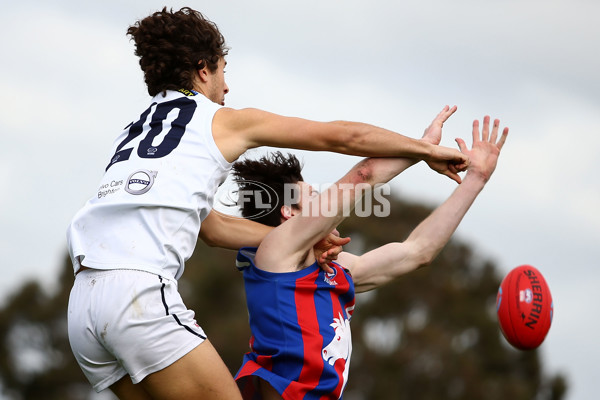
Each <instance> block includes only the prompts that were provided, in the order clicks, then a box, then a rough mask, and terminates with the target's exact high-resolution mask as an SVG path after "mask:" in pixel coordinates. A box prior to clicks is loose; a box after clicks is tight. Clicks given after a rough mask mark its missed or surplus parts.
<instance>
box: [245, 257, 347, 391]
mask: <svg viewBox="0 0 600 400" xmlns="http://www.w3.org/2000/svg"><path fill="white" fill-rule="evenodd" d="M255 253H256V248H249V247H247V248H243V249H241V250H240V251H239V252H238V255H237V259H236V263H237V267H238V269H240V270H241V271H242V272H243V274H244V284H245V289H246V301H247V306H248V314H249V319H250V329H251V332H252V337H251V339H250V347H251V351H250V352H249V353H247V354H246V355H244V361H243V364H242V367H241V368H240V370H239V371H238V373H237V374H236V377H235V378H236V380H238V381H244V380H245V378H248V377H251V376H258V377H260V378H262V379H264V380H266V381H267V382H269V383H270V384H271V385H272V386H273V387H274V388H275V389H276V390H277V391H278V392H279V393H280V394H281V395H282V397H283V398H284V399H286V400H288V399H290V400H291V399H294V400H295V399H341V398H342V393H343V390H344V387H345V386H346V382H347V380H348V370H349V367H350V355H351V353H352V336H351V333H350V318H351V316H352V312H353V310H354V283H353V281H352V277H351V276H350V274H349V272H348V271H346V270H344V269H343V268H342V267H341V266H339V265H338V264H335V263H332V264H330V265H331V266H332V268H334V271H335V272H334V273H333V274H326V273H325V272H324V271H323V270H321V268H320V267H319V266H318V265H317V264H316V263H315V264H313V265H311V266H310V267H307V268H305V269H302V270H299V271H296V272H286V273H273V272H267V271H263V270H261V269H258V268H257V267H256V266H255V265H254V255H255ZM242 391H243V392H244V389H242ZM244 398H246V399H252V398H253V397H252V394H250V393H245V394H244Z"/></svg>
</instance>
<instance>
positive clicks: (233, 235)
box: [199, 209, 350, 272]
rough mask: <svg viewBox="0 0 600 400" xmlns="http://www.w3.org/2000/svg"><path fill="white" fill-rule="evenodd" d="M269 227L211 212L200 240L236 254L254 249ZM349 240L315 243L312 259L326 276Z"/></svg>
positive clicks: (329, 236) (327, 238)
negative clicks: (246, 248)
mask: <svg viewBox="0 0 600 400" xmlns="http://www.w3.org/2000/svg"><path fill="white" fill-rule="evenodd" d="M272 230H273V227H271V226H267V225H263V224H260V223H258V222H255V221H252V220H249V219H246V218H238V217H233V216H230V215H226V214H223V213H221V212H219V211H216V210H214V209H213V210H212V211H211V212H210V213H209V214H208V215H207V217H206V218H205V219H204V221H202V225H201V227H200V234H199V237H200V239H201V240H202V241H203V242H204V243H206V244H207V245H209V246H211V247H221V248H224V249H229V250H236V251H237V250H238V249H240V248H242V247H246V246H249V247H258V246H259V245H260V243H261V242H262V240H263V239H264V237H265V236H266V235H267V234H268V233H269V232H271V231H272ZM348 242H350V238H345V237H340V235H339V233H329V234H327V235H326V236H325V237H324V238H323V239H321V240H319V241H318V242H317V243H315V245H314V247H313V252H314V256H315V258H316V259H317V261H318V263H319V265H320V266H321V267H322V268H323V269H324V270H325V271H326V272H333V270H332V269H331V267H329V266H328V265H327V264H328V263H329V262H331V261H334V260H336V259H337V257H338V254H340V253H341V252H342V246H344V245H346V244H348Z"/></svg>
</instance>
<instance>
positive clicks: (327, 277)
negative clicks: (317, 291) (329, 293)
mask: <svg viewBox="0 0 600 400" xmlns="http://www.w3.org/2000/svg"><path fill="white" fill-rule="evenodd" d="M336 275H337V270H336V269H335V268H334V269H333V272H332V273H327V272H325V282H327V283H328V284H330V285H331V286H336V285H337V284H338V283H337V282H336V281H335V277H336Z"/></svg>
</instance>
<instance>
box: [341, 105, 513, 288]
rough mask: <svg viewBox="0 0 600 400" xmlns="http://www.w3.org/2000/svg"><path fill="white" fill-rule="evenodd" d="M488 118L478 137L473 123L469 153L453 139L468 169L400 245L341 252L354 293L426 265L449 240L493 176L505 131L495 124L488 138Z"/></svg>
mask: <svg viewBox="0 0 600 400" xmlns="http://www.w3.org/2000/svg"><path fill="white" fill-rule="evenodd" d="M489 124H490V118H489V117H487V116H486V117H484V119H483V129H482V131H481V135H480V133H479V121H475V122H474V123H473V146H472V148H471V149H470V150H469V149H468V148H467V146H466V145H465V143H464V141H463V140H462V139H457V142H458V144H459V147H460V149H461V151H462V152H463V153H465V154H467V155H469V159H470V162H471V164H470V166H469V169H468V172H467V174H466V176H465V178H464V180H463V182H462V183H461V185H460V186H458V187H457V188H456V190H455V191H454V193H453V194H452V195H451V196H450V197H449V198H448V199H447V200H446V201H445V202H444V203H443V204H442V205H441V206H440V207H438V208H437V209H436V210H435V211H434V212H433V213H432V214H431V215H430V216H429V217H427V218H426V219H425V220H424V221H423V222H422V223H421V224H419V225H418V226H417V228H416V229H415V230H414V231H413V232H412V233H411V234H410V235H409V237H408V238H407V239H406V241H404V242H403V243H390V244H387V245H385V246H382V247H379V248H377V249H375V250H372V251H370V252H368V253H365V254H364V255H362V256H360V257H357V256H354V255H351V254H348V253H344V252H342V253H341V254H340V255H339V262H340V263H342V265H344V266H345V267H347V268H349V269H350V270H351V271H352V276H353V278H354V283H355V286H356V290H357V291H366V290H371V289H374V288H376V287H378V286H380V285H383V284H385V283H387V282H389V281H391V280H393V279H395V278H397V277H398V276H400V275H402V274H405V273H407V272H410V271H413V270H415V269H417V268H419V267H422V266H426V265H429V264H430V263H431V262H432V261H433V259H434V258H435V257H436V256H437V255H438V254H439V252H440V251H441V250H442V248H443V247H444V246H445V245H446V243H447V242H448V240H450V237H451V235H452V234H453V233H454V231H455V230H456V228H457V227H458V224H459V223H460V221H461V220H462V218H463V217H464V215H465V214H466V212H467V211H468V209H469V208H470V207H471V205H472V204H473V202H474V201H475V199H476V197H477V196H478V194H479V193H480V192H481V190H482V189H483V187H484V186H485V184H486V183H487V181H488V180H489V179H490V177H491V175H492V173H493V172H494V170H495V168H496V165H497V162H498V156H499V155H500V150H501V149H502V147H503V145H504V143H505V141H506V137H507V135H508V128H504V130H503V132H502V134H501V136H500V137H498V129H499V124H500V122H499V121H498V120H495V121H494V123H493V128H492V131H491V134H490V132H489Z"/></svg>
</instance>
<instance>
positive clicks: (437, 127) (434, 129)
mask: <svg viewBox="0 0 600 400" xmlns="http://www.w3.org/2000/svg"><path fill="white" fill-rule="evenodd" d="M456 109H457V107H456V106H452V108H450V106H445V107H444V108H443V109H442V111H440V113H439V114H438V115H437V116H436V117H435V118H434V119H433V121H431V124H430V125H429V126H428V127H427V129H425V132H424V133H423V137H422V139H421V140H424V141H426V142H429V143H431V144H440V142H441V141H442V128H443V126H444V122H446V121H447V120H448V118H450V116H451V115H452V114H454V113H455V112H456Z"/></svg>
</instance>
